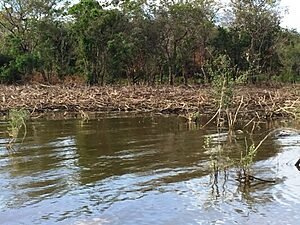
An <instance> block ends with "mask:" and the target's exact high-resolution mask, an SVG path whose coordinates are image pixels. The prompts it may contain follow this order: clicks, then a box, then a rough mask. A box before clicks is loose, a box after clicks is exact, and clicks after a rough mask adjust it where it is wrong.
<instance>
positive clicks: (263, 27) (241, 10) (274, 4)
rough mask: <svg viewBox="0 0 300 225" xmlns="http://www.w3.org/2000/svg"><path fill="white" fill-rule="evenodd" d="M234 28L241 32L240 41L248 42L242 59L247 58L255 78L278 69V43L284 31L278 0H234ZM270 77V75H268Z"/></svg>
mask: <svg viewBox="0 0 300 225" xmlns="http://www.w3.org/2000/svg"><path fill="white" fill-rule="evenodd" d="M230 7H231V14H232V21H231V24H230V29H231V30H232V31H234V32H237V35H238V37H239V38H238V40H237V41H238V42H239V43H241V42H242V43H244V42H245V41H246V42H247V44H246V46H245V48H244V50H243V52H242V55H241V56H240V58H241V61H243V60H242V59H245V60H246V61H247V64H248V66H247V72H248V75H249V79H250V80H251V81H252V82H256V81H257V76H258V75H260V74H267V73H268V74H272V73H273V72H274V71H275V70H276V69H278V68H276V67H275V68H274V67H273V66H274V63H273V61H274V60H275V61H276V60H277V59H276V58H277V52H276V47H277V46H276V43H277V41H278V36H279V32H280V26H279V25H280V14H279V9H278V1H277V0H231V3H230ZM268 79H269V77H268Z"/></svg>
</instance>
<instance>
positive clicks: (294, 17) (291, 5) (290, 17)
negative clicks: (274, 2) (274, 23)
mask: <svg viewBox="0 0 300 225" xmlns="http://www.w3.org/2000/svg"><path fill="white" fill-rule="evenodd" d="M281 6H282V7H285V8H287V9H288V14H286V15H284V17H283V19H282V24H281V25H282V26H283V27H288V28H295V29H297V30H298V31H299V32H300V0H281Z"/></svg>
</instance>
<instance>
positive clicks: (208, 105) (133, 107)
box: [0, 85, 300, 119]
mask: <svg viewBox="0 0 300 225" xmlns="http://www.w3.org/2000/svg"><path fill="white" fill-rule="evenodd" d="M299 93H300V86H293V87H291V86H287V87H280V88H269V87H268V88H263V87H237V88H236V89H235V90H234V97H233V102H232V104H231V107H232V110H233V111H234V110H235V109H237V108H239V115H238V116H239V117H247V118H253V117H255V118H257V119H269V118H274V117H291V116H292V117H294V116H297V113H298V112H300V96H299ZM242 98H243V101H242V102H243V104H242V105H241V99H242ZM12 108H15V109H18V108H24V109H27V110H29V111H30V112H31V113H43V112H53V111H59V112H78V113H79V112H82V111H85V112H107V111H135V112H160V113H176V114H184V113H192V112H199V113H201V114H213V113H215V112H216V110H217V109H218V99H215V95H214V91H213V89H212V88H210V87H202V86H189V87H186V86H177V87H171V86H157V87H149V86H121V87H119V86H104V87H100V86H91V87H88V86H75V87H74V86H73V87H71V86H62V85H54V86H48V85H25V86H5V85H0V114H2V115H3V114H6V113H7V112H8V111H9V109H12Z"/></svg>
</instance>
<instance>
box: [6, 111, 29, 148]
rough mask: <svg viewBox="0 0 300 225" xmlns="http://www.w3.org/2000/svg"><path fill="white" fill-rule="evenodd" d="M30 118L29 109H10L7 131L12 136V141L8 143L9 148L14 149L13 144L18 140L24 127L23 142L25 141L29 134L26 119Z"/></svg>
mask: <svg viewBox="0 0 300 225" xmlns="http://www.w3.org/2000/svg"><path fill="white" fill-rule="evenodd" d="M28 118H29V113H28V111H27V110H24V109H19V110H17V109H12V110H10V111H9V114H8V128H7V133H8V135H9V137H10V141H9V143H8V144H7V149H13V145H14V144H15V142H16V141H17V138H18V136H19V133H20V131H21V129H22V128H23V130H24V133H23V138H22V142H23V141H24V139H25V137H26V134H27V126H26V120H27V119H28Z"/></svg>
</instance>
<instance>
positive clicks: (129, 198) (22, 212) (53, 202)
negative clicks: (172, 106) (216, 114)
mask: <svg viewBox="0 0 300 225" xmlns="http://www.w3.org/2000/svg"><path fill="white" fill-rule="evenodd" d="M272 126H277V127H278V126H279V127H280V126H282V127H295V128H297V126H298V125H297V124H296V125H295V124H294V123H281V122H278V123H276V124H275V125H272V124H271V125H270V124H261V125H260V126H259V129H257V131H255V132H254V135H249V134H246V132H240V131H239V132H238V131H237V132H235V134H234V136H233V137H232V138H231V141H230V138H229V137H228V134H227V132H226V131H221V132H220V131H217V130H216V129H215V126H213V125H212V126H209V127H206V128H205V129H199V128H197V127H196V126H194V125H193V124H187V123H186V122H184V121H183V120H182V119H180V118H178V117H173V116H169V117H166V116H145V115H143V116H134V117H132V116H126V115H121V114H116V115H106V116H102V117H99V118H97V119H93V120H89V121H82V120H77V119H69V120H33V121H29V122H28V128H27V130H28V133H27V136H26V138H25V140H24V142H23V143H22V144H21V143H17V144H16V148H20V149H19V150H17V151H16V152H15V153H13V154H10V153H8V152H7V150H6V148H5V144H6V143H7V142H8V139H7V135H6V133H5V132H6V129H7V121H5V120H2V121H0V190H1V193H0V224H5V225H15V224H16V225H18V224H25V225H29V224H47V225H48V224H71V225H72V224H74V225H84V224H87V225H96V224H97V225H98V224H111V225H154V224H155V225H160V224H161V225H168V224H170V225H185V224H191V225H192V224H228V225H229V224H272V225H273V224H295V225H296V224H299V221H300V214H299V210H300V172H299V171H298V170H297V169H296V168H295V167H294V164H295V162H296V161H297V159H298V158H299V157H300V135H299V134H298V133H296V132H291V133H288V135H285V134H284V135H273V136H271V137H270V138H268V139H267V140H266V142H265V143H264V144H263V145H262V146H261V148H260V149H259V151H258V155H257V157H256V158H255V162H254V164H253V166H252V173H253V175H255V176H257V177H260V178H263V179H268V180H274V181H275V182H274V183H269V182H257V181H256V182H253V183H251V185H244V184H242V183H240V182H238V181H237V180H236V177H237V173H236V171H237V168H236V167H235V166H229V167H228V168H227V169H226V171H225V172H224V171H223V168H222V169H221V168H220V172H219V174H218V177H217V179H215V177H214V176H213V175H212V174H213V173H212V167H211V164H212V163H211V162H212V160H213V159H216V157H217V156H218V155H220V154H221V156H222V157H223V156H224V159H225V158H228V157H229V158H230V159H232V160H238V158H239V157H240V152H241V151H242V150H243V149H244V148H245V145H246V144H245V143H246V141H245V139H246V140H247V144H251V143H252V142H254V143H258V142H259V141H260V140H261V139H262V138H263V137H264V135H265V134H266V133H267V132H268V130H270V129H271V128H272ZM219 163H220V162H219ZM220 165H221V163H220ZM213 181H215V182H213Z"/></svg>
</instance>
